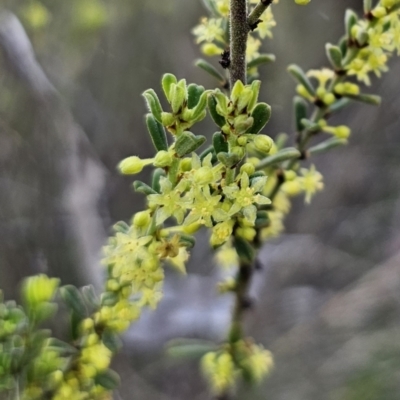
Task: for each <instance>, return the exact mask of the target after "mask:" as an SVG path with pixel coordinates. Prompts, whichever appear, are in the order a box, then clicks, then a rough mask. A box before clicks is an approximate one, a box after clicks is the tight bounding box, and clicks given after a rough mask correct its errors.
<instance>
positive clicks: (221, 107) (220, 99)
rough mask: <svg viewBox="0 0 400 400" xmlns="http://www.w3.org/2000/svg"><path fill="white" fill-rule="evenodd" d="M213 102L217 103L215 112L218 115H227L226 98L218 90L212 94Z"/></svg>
mask: <svg viewBox="0 0 400 400" xmlns="http://www.w3.org/2000/svg"><path fill="white" fill-rule="evenodd" d="M213 96H214V97H215V100H216V101H217V106H216V111H217V113H218V114H219V115H222V116H226V115H228V114H229V110H228V100H229V99H228V98H227V97H226V96H225V95H224V94H223V93H221V91H220V90H218V89H216V90H215V91H214V93H213Z"/></svg>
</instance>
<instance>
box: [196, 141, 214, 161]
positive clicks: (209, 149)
mask: <svg viewBox="0 0 400 400" xmlns="http://www.w3.org/2000/svg"><path fill="white" fill-rule="evenodd" d="M210 153H211V154H212V158H211V163H212V164H214V163H215V162H216V161H217V155H216V154H215V150H214V146H212V145H211V146H208V147H207V148H206V149H205V150H204V151H202V152H201V153H200V154H199V157H200V160H201V161H203V160H204V159H205V158H206V157H207V156H208V155H209V154H210Z"/></svg>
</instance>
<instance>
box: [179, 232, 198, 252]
mask: <svg viewBox="0 0 400 400" xmlns="http://www.w3.org/2000/svg"><path fill="white" fill-rule="evenodd" d="M179 242H180V243H182V244H183V245H184V246H185V247H187V248H189V249H191V248H192V247H194V245H195V244H196V238H195V237H194V236H192V235H187V234H185V233H181V234H180V237H179Z"/></svg>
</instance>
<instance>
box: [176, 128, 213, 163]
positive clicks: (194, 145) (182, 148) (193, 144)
mask: <svg viewBox="0 0 400 400" xmlns="http://www.w3.org/2000/svg"><path fill="white" fill-rule="evenodd" d="M205 141H206V138H205V137H204V136H201V135H198V136H196V135H194V134H193V133H192V132H189V131H185V132H182V133H181V134H180V135H179V136H178V138H177V139H176V142H175V151H176V154H177V155H178V156H179V157H183V156H184V155H186V154H189V153H191V152H193V151H195V150H197V149H198V148H199V147H200V146H201V145H202V144H203V143H204V142H205Z"/></svg>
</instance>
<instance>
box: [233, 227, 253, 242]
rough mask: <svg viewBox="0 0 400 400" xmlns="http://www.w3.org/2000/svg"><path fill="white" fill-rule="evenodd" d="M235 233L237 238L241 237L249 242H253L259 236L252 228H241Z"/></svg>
mask: <svg viewBox="0 0 400 400" xmlns="http://www.w3.org/2000/svg"><path fill="white" fill-rule="evenodd" d="M235 232H236V235H237V236H240V237H241V238H243V239H246V240H248V241H249V242H252V241H253V239H254V238H255V236H256V234H257V232H256V230H255V229H254V228H250V227H245V228H243V227H239V228H237V229H236V231H235Z"/></svg>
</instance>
